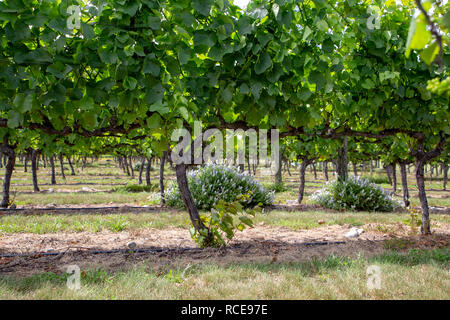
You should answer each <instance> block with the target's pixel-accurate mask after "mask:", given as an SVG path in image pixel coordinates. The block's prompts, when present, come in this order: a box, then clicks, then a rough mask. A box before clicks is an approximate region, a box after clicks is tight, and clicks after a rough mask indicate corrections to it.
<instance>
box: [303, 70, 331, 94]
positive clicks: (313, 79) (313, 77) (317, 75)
mask: <svg viewBox="0 0 450 320" xmlns="http://www.w3.org/2000/svg"><path fill="white" fill-rule="evenodd" d="M308 81H309V82H310V83H315V84H316V86H317V90H321V89H322V88H323V87H324V86H325V83H326V82H327V81H326V79H325V77H324V75H323V73H322V72H319V71H313V72H311V73H310V75H309V77H308Z"/></svg>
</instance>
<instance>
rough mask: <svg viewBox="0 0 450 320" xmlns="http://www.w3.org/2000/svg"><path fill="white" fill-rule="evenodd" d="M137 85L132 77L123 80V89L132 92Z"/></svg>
mask: <svg viewBox="0 0 450 320" xmlns="http://www.w3.org/2000/svg"><path fill="white" fill-rule="evenodd" d="M136 85H137V80H136V79H135V78H133V77H129V76H126V77H125V79H124V80H123V86H124V87H125V89H128V90H134V89H135V88H136Z"/></svg>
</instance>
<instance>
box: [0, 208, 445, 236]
mask: <svg viewBox="0 0 450 320" xmlns="http://www.w3.org/2000/svg"><path fill="white" fill-rule="evenodd" d="M409 219H410V217H409V215H408V214H406V213H402V214H396V213H368V212H345V213H339V212H338V213H334V212H323V211H305V212H286V211H270V212H268V213H264V214H260V215H258V216H256V218H255V220H254V222H255V223H256V224H258V223H264V224H265V225H270V226H274V227H287V228H290V229H292V230H299V229H312V228H318V227H320V226H324V225H323V224H322V225H321V224H319V220H323V221H324V222H325V225H335V224H338V225H344V224H349V225H352V226H362V225H365V224H368V223H381V224H396V223H406V222H408V220H409ZM435 222H444V223H450V216H449V215H433V216H432V227H433V226H434V223H435ZM188 226H190V220H189V216H188V214H187V212H183V211H181V212H158V213H140V214H123V215H117V214H106V215H98V214H86V215H64V216H57V215H42V216H23V215H15V216H3V217H1V218H0V233H3V234H11V233H17V232H27V233H38V234H45V233H57V232H84V231H87V232H100V231H102V230H108V231H112V232H120V231H131V230H139V229H146V228H158V229H163V228H167V227H179V228H188Z"/></svg>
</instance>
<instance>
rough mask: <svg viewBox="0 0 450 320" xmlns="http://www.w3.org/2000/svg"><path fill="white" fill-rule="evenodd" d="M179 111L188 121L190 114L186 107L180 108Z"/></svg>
mask: <svg viewBox="0 0 450 320" xmlns="http://www.w3.org/2000/svg"><path fill="white" fill-rule="evenodd" d="M178 111H179V112H180V114H181V116H182V117H183V119H184V120H186V121H188V120H189V113H188V111H187V109H186V107H180V108H178Z"/></svg>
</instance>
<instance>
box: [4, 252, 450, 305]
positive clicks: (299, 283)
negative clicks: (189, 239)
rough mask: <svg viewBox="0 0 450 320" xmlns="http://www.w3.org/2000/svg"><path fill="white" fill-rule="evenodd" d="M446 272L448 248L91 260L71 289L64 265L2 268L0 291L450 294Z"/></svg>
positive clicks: (192, 295)
mask: <svg viewBox="0 0 450 320" xmlns="http://www.w3.org/2000/svg"><path fill="white" fill-rule="evenodd" d="M369 265H377V266H379V267H380V269H381V289H375V290H373V289H372V290H370V289H368V288H367V274H366V270H367V267H368V266H369ZM449 272H450V254H449V251H448V249H434V250H433V251H418V250H410V251H409V252H408V253H407V254H400V253H396V252H388V253H385V254H383V255H379V256H374V257H371V258H365V257H363V256H359V257H358V258H356V259H351V258H348V257H341V256H329V257H327V258H324V259H321V260H318V259H313V260H311V261H308V262H302V263H295V262H291V263H280V264H264V263H242V264H231V265H225V266H219V265H215V264H197V265H188V266H183V267H179V268H171V267H170V266H167V267H165V268H163V269H159V270H156V269H152V268H151V267H150V266H149V265H145V264H144V265H143V266H141V267H135V268H132V269H130V270H127V271H120V272H115V273H113V272H108V271H106V270H102V269H98V268H95V267H93V268H91V269H87V270H83V272H82V277H81V288H80V290H75V291H72V290H69V289H68V288H67V287H66V281H67V276H68V275H67V274H64V273H62V274H55V273H41V274H36V275H33V276H28V277H22V278H20V277H15V276H0V299H421V300H422V299H449V292H450V283H449V281H448V275H449Z"/></svg>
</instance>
